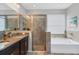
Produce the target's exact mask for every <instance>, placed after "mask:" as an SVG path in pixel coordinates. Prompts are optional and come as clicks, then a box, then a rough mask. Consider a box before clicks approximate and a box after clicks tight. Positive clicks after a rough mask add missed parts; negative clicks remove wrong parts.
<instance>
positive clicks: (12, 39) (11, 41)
mask: <svg viewBox="0 0 79 59" xmlns="http://www.w3.org/2000/svg"><path fill="white" fill-rule="evenodd" d="M26 36H28V34H26V35H20V36H14V37H10V38H7V39H8V40H9V42H3V43H0V51H1V50H3V49H6V48H7V47H9V46H11V45H12V44H14V43H16V42H18V41H20V40H22V38H24V37H26Z"/></svg>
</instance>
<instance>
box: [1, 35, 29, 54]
mask: <svg viewBox="0 0 79 59" xmlns="http://www.w3.org/2000/svg"><path fill="white" fill-rule="evenodd" d="M7 39H8V40H9V41H8V42H2V43H0V55H25V54H27V50H28V34H26V35H21V36H14V37H10V38H7Z"/></svg>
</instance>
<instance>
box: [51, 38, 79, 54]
mask: <svg viewBox="0 0 79 59" xmlns="http://www.w3.org/2000/svg"><path fill="white" fill-rule="evenodd" d="M51 54H79V43H78V42H76V41H73V40H72V39H68V38H51Z"/></svg>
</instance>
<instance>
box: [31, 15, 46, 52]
mask: <svg viewBox="0 0 79 59" xmlns="http://www.w3.org/2000/svg"><path fill="white" fill-rule="evenodd" d="M46 21H47V19H46V15H34V16H33V34H32V35H33V40H32V44H33V46H32V48H33V51H45V50H46V32H45V31H46Z"/></svg>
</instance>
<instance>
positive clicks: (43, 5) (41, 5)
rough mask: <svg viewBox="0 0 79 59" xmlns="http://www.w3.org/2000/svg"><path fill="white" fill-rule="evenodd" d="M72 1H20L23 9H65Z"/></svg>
mask: <svg viewBox="0 0 79 59" xmlns="http://www.w3.org/2000/svg"><path fill="white" fill-rule="evenodd" d="M71 5H72V3H22V6H23V7H24V8H25V9H66V8H68V7H69V6H71Z"/></svg>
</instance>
